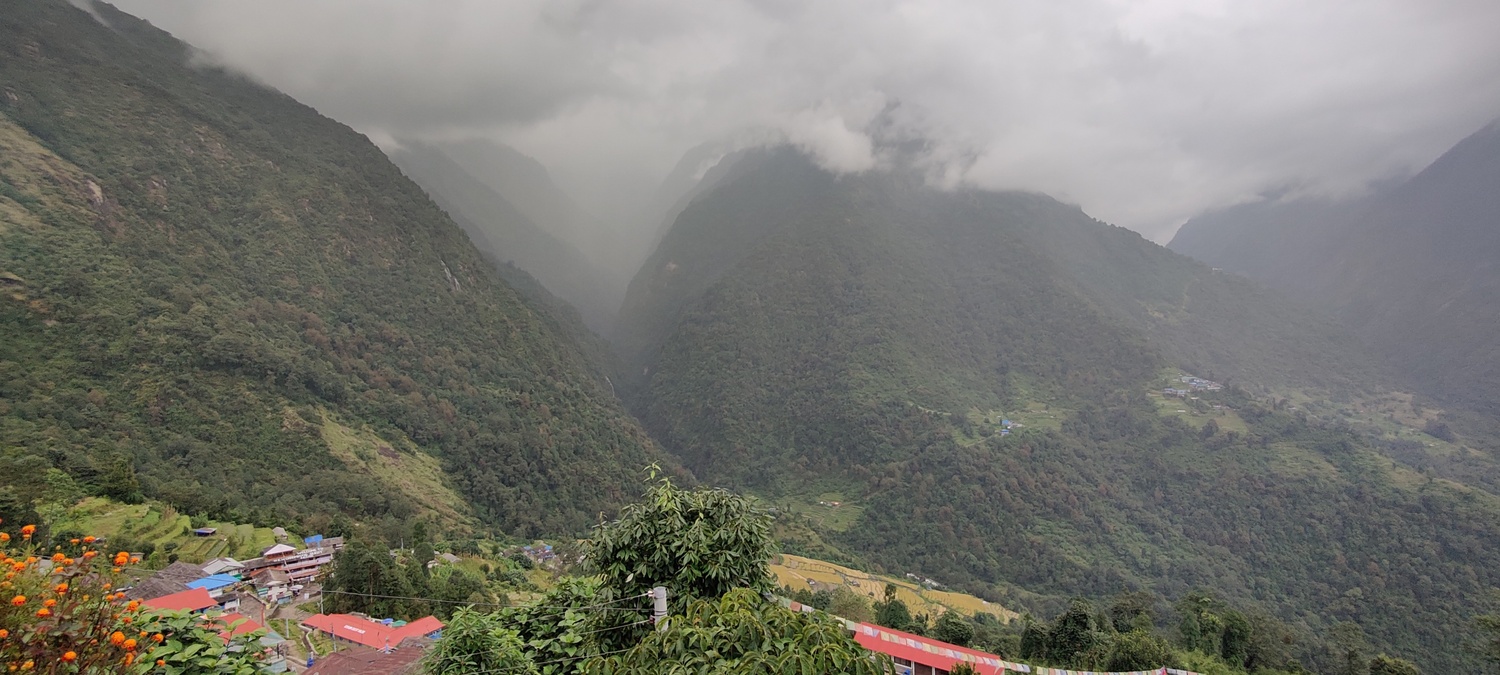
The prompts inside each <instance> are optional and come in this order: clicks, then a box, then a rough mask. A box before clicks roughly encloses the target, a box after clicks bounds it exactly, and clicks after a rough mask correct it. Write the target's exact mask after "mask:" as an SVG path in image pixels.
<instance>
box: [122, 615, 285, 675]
mask: <svg viewBox="0 0 1500 675" xmlns="http://www.w3.org/2000/svg"><path fill="white" fill-rule="evenodd" d="M143 619H144V620H143V621H142V622H141V623H140V624H139V626H140V630H142V631H145V634H146V635H149V636H155V635H161V636H162V639H161V641H160V642H157V641H156V640H155V639H154V637H151V638H146V640H147V642H146V644H151V645H154V646H153V647H151V648H150V649H148V650H146V651H145V652H144V653H143V654H142V655H141V658H140V659H138V660H137V661H136V665H135V670H129V669H126V670H124V671H123V672H127V673H181V674H183V675H257V674H259V673H268V672H271V671H270V670H269V669H268V668H266V666H265V663H264V661H265V650H264V649H262V648H261V647H260V644H259V641H260V639H261V638H262V637H264V636H265V632H264V631H259V630H257V631H252V632H249V633H241V634H239V635H235V636H232V637H229V638H225V637H224V635H223V633H224V630H225V629H226V628H233V626H226V625H224V624H223V623H222V622H221V621H216V620H213V619H214V617H205V616H203V615H192V614H188V613H186V612H153V613H151V614H148V615H146V616H145V617H143ZM158 663H160V665H158Z"/></svg>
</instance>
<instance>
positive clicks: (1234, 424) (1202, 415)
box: [1149, 391, 1250, 434]
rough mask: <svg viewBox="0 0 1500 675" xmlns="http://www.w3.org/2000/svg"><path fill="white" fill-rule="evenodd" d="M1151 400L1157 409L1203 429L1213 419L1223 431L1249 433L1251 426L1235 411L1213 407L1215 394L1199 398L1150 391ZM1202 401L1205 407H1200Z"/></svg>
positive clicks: (1163, 413)
mask: <svg viewBox="0 0 1500 675" xmlns="http://www.w3.org/2000/svg"><path fill="white" fill-rule="evenodd" d="M1149 396H1150V397H1151V400H1152V401H1153V402H1155V403H1156V411H1157V412H1159V413H1161V414H1162V415H1164V416H1167V417H1176V418H1177V419H1180V420H1182V421H1184V422H1186V423H1188V425H1190V426H1192V427H1194V428H1197V429H1202V428H1203V427H1204V426H1205V425H1207V424H1208V423H1209V421H1210V420H1212V421H1213V422H1214V423H1215V424H1217V425H1219V430H1221V431H1233V432H1235V433H1240V434H1244V433H1249V431H1250V427H1249V426H1248V425H1246V424H1245V420H1243V419H1241V418H1240V416H1239V414H1238V413H1236V412H1235V411H1233V410H1231V409H1228V408H1225V409H1222V410H1214V409H1213V407H1212V406H1213V405H1214V402H1213V399H1214V396H1213V394H1209V393H1205V394H1203V395H1202V396H1200V397H1199V398H1198V400H1193V399H1185V398H1177V397H1175V396H1164V395H1162V393H1161V392H1159V391H1152V392H1150V393H1149ZM1199 403H1201V404H1202V407H1203V409H1201V410H1200V409H1199V407H1198V405H1197V404H1199Z"/></svg>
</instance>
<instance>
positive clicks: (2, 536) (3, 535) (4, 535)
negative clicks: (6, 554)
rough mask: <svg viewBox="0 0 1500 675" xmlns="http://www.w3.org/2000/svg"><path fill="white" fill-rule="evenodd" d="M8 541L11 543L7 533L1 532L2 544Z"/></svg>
mask: <svg viewBox="0 0 1500 675" xmlns="http://www.w3.org/2000/svg"><path fill="white" fill-rule="evenodd" d="M7 541H10V535H9V534H7V533H5V532H0V542H7Z"/></svg>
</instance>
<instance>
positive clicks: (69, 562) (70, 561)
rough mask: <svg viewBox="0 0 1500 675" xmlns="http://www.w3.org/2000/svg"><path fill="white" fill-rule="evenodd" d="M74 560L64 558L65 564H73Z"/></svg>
mask: <svg viewBox="0 0 1500 675" xmlns="http://www.w3.org/2000/svg"><path fill="white" fill-rule="evenodd" d="M74 562H75V561H74V560H73V559H72V558H63V564H64V565H72V564H73V563H74Z"/></svg>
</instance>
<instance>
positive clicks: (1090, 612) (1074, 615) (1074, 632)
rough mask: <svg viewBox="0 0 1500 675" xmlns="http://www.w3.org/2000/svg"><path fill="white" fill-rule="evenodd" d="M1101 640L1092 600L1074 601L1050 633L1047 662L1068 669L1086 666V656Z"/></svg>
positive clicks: (1054, 624)
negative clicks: (1065, 666) (1082, 662)
mask: <svg viewBox="0 0 1500 675" xmlns="http://www.w3.org/2000/svg"><path fill="white" fill-rule="evenodd" d="M1100 638H1101V636H1100V634H1099V628H1098V626H1096V625H1095V623H1094V607H1093V605H1092V604H1090V603H1089V601H1088V600H1084V599H1082V598H1074V599H1073V601H1072V602H1071V603H1069V605H1068V609H1067V611H1064V612H1063V613H1062V614H1061V615H1059V616H1058V617H1057V618H1056V619H1054V620H1053V621H1052V626H1051V628H1050V629H1049V630H1048V631H1047V658H1048V659H1050V660H1052V661H1056V662H1058V663H1061V664H1065V665H1075V664H1076V665H1082V664H1081V663H1080V662H1081V661H1082V660H1083V657H1084V655H1086V654H1088V653H1089V652H1090V651H1091V650H1093V649H1094V647H1095V646H1096V645H1097V644H1098V643H1099V641H1100Z"/></svg>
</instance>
